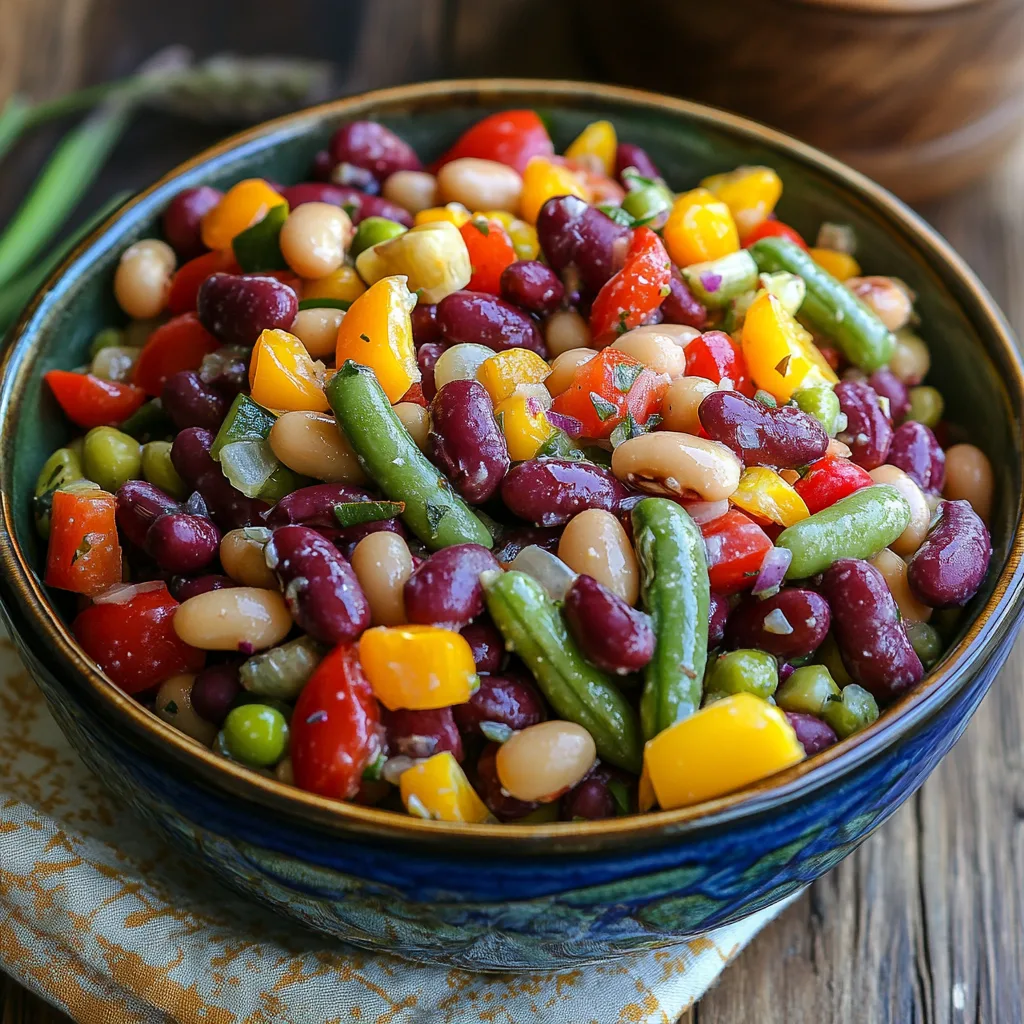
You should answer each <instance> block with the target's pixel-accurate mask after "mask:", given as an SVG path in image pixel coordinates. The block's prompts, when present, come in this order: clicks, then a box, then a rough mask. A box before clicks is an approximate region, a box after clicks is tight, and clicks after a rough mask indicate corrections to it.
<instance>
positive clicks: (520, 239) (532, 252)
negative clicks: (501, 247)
mask: <svg viewBox="0 0 1024 1024" xmlns="http://www.w3.org/2000/svg"><path fill="white" fill-rule="evenodd" d="M473 216H474V217H483V218H485V219H486V220H496V221H497V222H498V223H499V224H500V225H501V226H502V227H503V228H504V229H505V231H506V233H507V234H508V237H509V238H511V239H512V248H513V249H515V251H516V259H517V260H535V259H536V258H537V256H538V254H539V253H540V243H539V242H538V241H537V229H536V228H535V227H534V226H533V225H532V224H527V223H526V221H525V220H520V219H519V218H518V217H517V216H516V215H515V214H514V213H509V212H508V210H484V211H483V212H481V213H474V214H473Z"/></svg>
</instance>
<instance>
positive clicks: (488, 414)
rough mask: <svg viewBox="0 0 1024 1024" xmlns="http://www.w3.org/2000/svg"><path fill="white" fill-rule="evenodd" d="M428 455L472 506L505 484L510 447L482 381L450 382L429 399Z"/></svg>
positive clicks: (485, 499) (484, 499)
mask: <svg viewBox="0 0 1024 1024" xmlns="http://www.w3.org/2000/svg"><path fill="white" fill-rule="evenodd" d="M427 457H428V458H429V459H430V461H431V462H433V463H434V465H435V466H437V467H438V468H439V469H441V470H442V472H443V473H444V474H445V476H447V477H448V479H449V480H450V481H451V483H452V486H453V487H454V488H455V490H456V491H457V492H458V493H459V494H460V495H461V496H462V497H463V498H464V499H465V500H466V501H468V502H470V503H471V504H474V505H476V504H479V503H481V502H483V501H487V499H488V498H490V497H491V496H492V495H493V494H494V492H495V491H496V490H497V489H498V487H499V486H500V485H501V481H502V480H503V479H504V477H505V474H506V473H507V472H508V467H509V465H510V460H509V455H508V445H507V444H506V442H505V435H504V434H502V432H501V430H500V429H499V428H498V424H497V421H496V420H495V419H494V408H493V406H492V405H491V399H490V396H489V395H488V394H487V391H486V390H485V389H484V386H483V385H482V384H481V383H479V381H475V380H453V381H449V382H448V383H447V384H445V385H444V387H442V388H441V390H440V391H438V392H437V394H436V395H434V397H433V399H431V402H430V433H429V434H427Z"/></svg>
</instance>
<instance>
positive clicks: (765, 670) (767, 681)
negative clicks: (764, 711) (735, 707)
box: [708, 650, 779, 700]
mask: <svg viewBox="0 0 1024 1024" xmlns="http://www.w3.org/2000/svg"><path fill="white" fill-rule="evenodd" d="M778 685H779V665H778V662H777V661H776V660H775V658H774V657H773V656H772V655H771V654H768V653H766V652H765V651H755V650H747V651H730V652H729V653H728V654H723V655H722V656H721V657H720V658H719V659H718V660H717V661H716V662H715V666H714V668H713V669H712V670H711V678H710V679H709V681H708V692H709V693H722V694H728V693H752V694H753V695H754V696H755V697H760V698H761V699H762V700H767V699H768V698H769V697H770V696H771V695H772V694H773V693H775V688H776V687H777V686H778Z"/></svg>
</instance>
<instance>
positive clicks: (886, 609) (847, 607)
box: [820, 558, 924, 701]
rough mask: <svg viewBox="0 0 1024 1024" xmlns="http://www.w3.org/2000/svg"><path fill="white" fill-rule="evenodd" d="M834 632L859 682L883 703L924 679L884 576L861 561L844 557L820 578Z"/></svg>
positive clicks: (853, 674) (855, 679)
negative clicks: (829, 609)
mask: <svg viewBox="0 0 1024 1024" xmlns="http://www.w3.org/2000/svg"><path fill="white" fill-rule="evenodd" d="M820 591H821V594H822V595H823V596H824V598H825V600H826V601H828V603H829V607H830V608H831V609H832V633H833V635H834V636H835V638H836V643H837V644H838V645H839V653H840V654H841V655H842V657H843V664H844V665H845V666H846V670H847V671H848V672H849V673H850V676H851V677H852V678H853V681H854V682H855V683H859V684H860V685H861V686H863V687H864V689H865V690H868V691H869V692H870V693H872V694H873V695H874V696H875V697H876V698H877V699H878V700H880V701H890V700H893V699H895V698H896V697H898V696H899V695H900V694H901V693H903V692H904V691H906V690H909V689H910V688H911V687H912V686H913V685H914V684H915V683H917V682H918V681H919V680H920V679H921V677H922V676H923V675H924V667H923V666H922V665H921V659H920V658H919V657H918V656H917V654H916V652H915V651H914V648H913V646H912V645H911V643H910V640H909V639H908V638H907V634H906V630H904V628H903V624H902V622H900V613H899V610H898V609H897V607H896V602H895V601H894V600H893V596H892V594H891V593H889V586H888V584H887V583H886V582H885V577H884V576H883V575H882V574H881V573H880V572H879V571H878V570H877V569H876V568H875V567H874V566H873V565H872V564H871V563H870V562H864V561H861V560H860V559H859V558H840V559H839V561H837V562H835V563H833V565H832V567H831V568H830V569H828V570H827V571H826V572H825V574H824V575H823V576H822V578H821V584H820Z"/></svg>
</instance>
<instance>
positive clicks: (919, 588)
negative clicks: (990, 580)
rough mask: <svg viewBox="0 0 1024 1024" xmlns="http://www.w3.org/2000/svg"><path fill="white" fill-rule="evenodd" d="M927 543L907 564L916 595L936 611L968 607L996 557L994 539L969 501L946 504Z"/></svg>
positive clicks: (926, 540)
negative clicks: (993, 547) (990, 562)
mask: <svg viewBox="0 0 1024 1024" xmlns="http://www.w3.org/2000/svg"><path fill="white" fill-rule="evenodd" d="M938 512H939V514H938V519H937V520H936V522H935V525H934V526H933V527H932V528H931V530H929V531H928V536H927V537H926V538H925V540H924V543H923V544H922V545H921V546H920V547H919V548H918V549H917V552H916V553H915V554H914V556H913V557H912V558H911V559H910V561H909V562H908V563H907V581H908V582H909V583H910V589H911V590H912V591H913V592H914V594H915V596H916V597H917V598H918V599H919V600H921V601H923V602H924V603H925V604H927V605H930V606H931V607H932V608H948V607H951V606H958V605H962V604H966V603H967V602H968V601H969V600H970V599H971V598H972V597H974V595H975V594H976V593H977V592H978V588H979V587H980V586H981V583H982V580H984V579H985V573H987V572H988V565H989V561H990V560H991V558H992V540H991V538H990V537H989V532H988V530H987V529H986V527H985V524H984V523H983V522H982V520H981V518H980V517H979V516H978V513H977V512H975V511H974V509H973V508H971V504H970V502H968V501H944V502H942V503H941V504H940V505H939V510H938Z"/></svg>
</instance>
